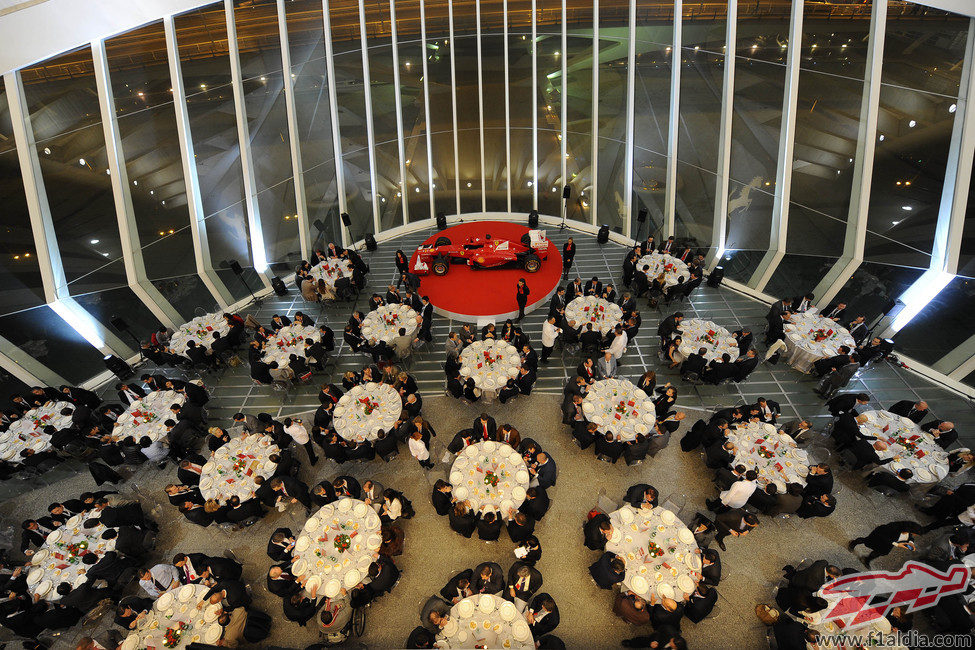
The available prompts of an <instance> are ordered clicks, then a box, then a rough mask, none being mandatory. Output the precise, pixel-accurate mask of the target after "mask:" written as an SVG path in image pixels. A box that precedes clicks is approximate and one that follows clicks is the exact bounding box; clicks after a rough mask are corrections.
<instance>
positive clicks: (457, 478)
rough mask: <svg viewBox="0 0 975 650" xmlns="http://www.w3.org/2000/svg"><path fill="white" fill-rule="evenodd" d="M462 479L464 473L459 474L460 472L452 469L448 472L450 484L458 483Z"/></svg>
mask: <svg viewBox="0 0 975 650" xmlns="http://www.w3.org/2000/svg"><path fill="white" fill-rule="evenodd" d="M462 480H464V475H463V474H461V473H460V472H458V471H456V470H454V471H453V472H451V473H450V482H451V484H453V485H458V484H460V482H461V481H462Z"/></svg>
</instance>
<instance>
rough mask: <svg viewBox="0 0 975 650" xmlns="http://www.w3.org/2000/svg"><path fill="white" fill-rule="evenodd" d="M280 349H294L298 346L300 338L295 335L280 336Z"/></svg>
mask: <svg viewBox="0 0 975 650" xmlns="http://www.w3.org/2000/svg"><path fill="white" fill-rule="evenodd" d="M277 343H278V347H279V348H282V349H284V348H285V347H289V348H293V347H294V346H295V345H297V344H298V337H297V336H295V335H294V334H291V335H290V336H279V337H278V341H277Z"/></svg>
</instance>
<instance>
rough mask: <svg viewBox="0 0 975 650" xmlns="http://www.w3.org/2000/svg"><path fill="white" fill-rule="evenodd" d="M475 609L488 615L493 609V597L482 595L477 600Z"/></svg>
mask: <svg viewBox="0 0 975 650" xmlns="http://www.w3.org/2000/svg"><path fill="white" fill-rule="evenodd" d="M477 608H478V609H479V610H481V612H482V613H484V614H490V613H491V612H493V611H494V608H495V603H494V596H492V595H491V594H482V595H481V597H480V598H478V599H477Z"/></svg>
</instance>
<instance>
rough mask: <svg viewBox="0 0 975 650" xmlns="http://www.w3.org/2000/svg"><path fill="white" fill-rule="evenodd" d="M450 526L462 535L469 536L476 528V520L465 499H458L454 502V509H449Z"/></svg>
mask: <svg viewBox="0 0 975 650" xmlns="http://www.w3.org/2000/svg"><path fill="white" fill-rule="evenodd" d="M449 518H450V528H451V529H452V530H453V531H454V532H456V533H459V534H461V535H463V536H464V537H467V538H468V539H469V538H470V536H471V535H473V534H474V529H475V528H477V521H476V518H475V516H474V513H473V512H472V511H471V509H470V507H469V506H468V505H467V502H466V501H459V502H457V503H455V504H454V509H453V510H451V511H450V515H449Z"/></svg>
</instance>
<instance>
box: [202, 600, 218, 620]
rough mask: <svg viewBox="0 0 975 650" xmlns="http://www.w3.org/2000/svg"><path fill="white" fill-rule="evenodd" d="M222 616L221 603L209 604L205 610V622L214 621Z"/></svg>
mask: <svg viewBox="0 0 975 650" xmlns="http://www.w3.org/2000/svg"><path fill="white" fill-rule="evenodd" d="M219 616H220V605H219V604H211V605H208V606H207V608H206V610H205V611H204V612H203V622H204V623H213V622H214V621H215V620H217V618H219Z"/></svg>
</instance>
